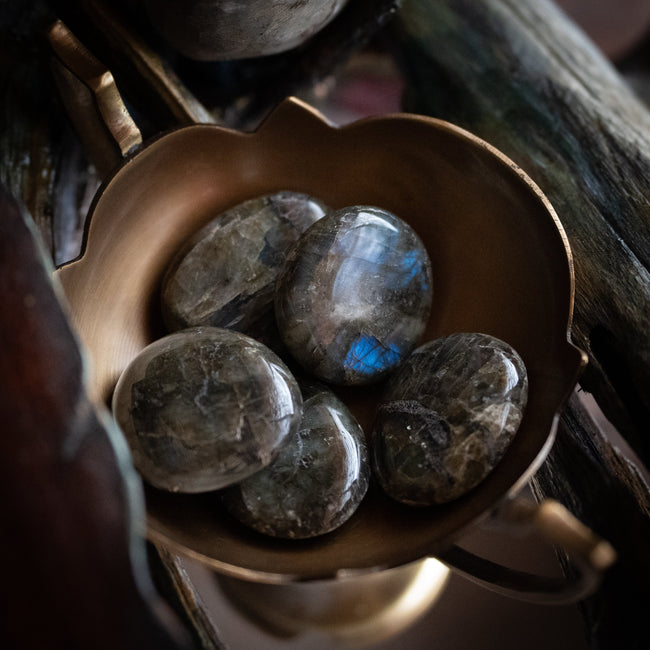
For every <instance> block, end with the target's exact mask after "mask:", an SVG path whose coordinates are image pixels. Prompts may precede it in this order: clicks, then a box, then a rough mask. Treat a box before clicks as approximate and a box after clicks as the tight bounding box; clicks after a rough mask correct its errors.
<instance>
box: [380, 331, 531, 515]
mask: <svg viewBox="0 0 650 650" xmlns="http://www.w3.org/2000/svg"><path fill="white" fill-rule="evenodd" d="M527 395H528V380H527V375H526V368H525V366H524V363H523V361H522V360H521V358H520V356H519V355H518V354H517V353H516V352H515V350H514V349H513V348H512V347H511V346H509V345H508V344H507V343H504V342H503V341H500V340H499V339H496V338H494V337H491V336H488V335H486V334H477V333H462V334H452V335H450V336H448V337H445V338H441V339H436V340H434V341H430V342H429V343H425V344H424V345H422V346H421V347H419V348H418V349H417V350H415V351H414V352H413V354H412V355H411V356H410V357H409V359H408V360H407V361H406V362H405V363H404V364H403V365H402V367H401V368H400V369H399V370H398V371H397V372H396V373H395V375H393V376H392V377H391V379H390V380H389V382H388V385H387V387H386V391H385V394H384V396H383V400H382V402H381V404H380V406H379V408H378V411H377V415H376V419H375V423H374V425H373V433H372V442H371V462H372V467H373V470H374V473H375V475H376V476H377V478H378V479H379V482H380V484H381V485H382V487H383V489H384V491H385V492H386V493H387V494H389V495H390V496H391V497H393V498H394V499H396V500H397V501H401V502H403V503H407V504H410V505H416V506H426V505H433V504H440V503H445V502H448V501H451V500H453V499H456V498H458V497H460V496H462V495H463V494H465V493H466V492H468V491H469V490H471V489H472V488H474V487H476V486H477V485H478V484H479V483H480V482H481V481H482V480H483V479H484V478H485V477H486V476H487V475H488V474H489V472H491V471H492V470H493V469H494V467H495V466H496V465H497V463H498V462H499V461H500V460H501V458H502V457H503V455H504V453H505V452H506V450H507V448H508V446H509V444H510V443H511V441H512V439H513V438H514V436H515V433H516V432H517V429H518V427H519V424H520V422H521V419H522V416H523V411H524V408H525V405H526V401H527Z"/></svg>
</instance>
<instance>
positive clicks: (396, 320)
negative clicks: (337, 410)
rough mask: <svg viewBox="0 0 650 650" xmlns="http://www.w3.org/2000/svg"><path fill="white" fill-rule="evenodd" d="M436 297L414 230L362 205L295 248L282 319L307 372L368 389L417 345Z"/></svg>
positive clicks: (285, 278) (324, 222)
mask: <svg viewBox="0 0 650 650" xmlns="http://www.w3.org/2000/svg"><path fill="white" fill-rule="evenodd" d="M432 294H433V279H432V272H431V263H430V261H429V257H428V254H427V252H426V249H425V248H424V245H423V244H422V242H421V241H420V239H419V237H418V236H417V235H416V233H415V232H414V231H413V230H412V229H411V227H410V226H408V224H406V223H405V222H404V221H402V220H401V219H399V218H398V217H396V216H395V215H393V214H391V213H390V212H387V211H386V210H381V209H379V208H375V207H366V206H355V207H349V208H344V209H342V210H338V211H336V212H332V213H330V214H328V215H327V216H325V217H324V218H323V219H321V220H320V221H318V222H317V223H315V224H314V225H313V226H311V227H310V228H309V229H308V230H307V231H306V232H305V233H304V235H303V236H302V237H301V238H300V239H299V240H298V242H297V243H296V244H295V245H294V247H293V248H292V249H291V252H290V253H289V256H288V258H287V262H286V264H285V266H284V268H283V269H282V272H281V273H280V276H279V277H278V282H277V289H276V298H275V316H276V319H277V322H278V328H279V330H280V332H281V333H282V336H283V339H284V342H285V344H286V346H287V348H288V349H289V351H290V352H291V354H292V355H293V356H294V357H295V359H296V360H297V361H298V362H299V363H300V364H301V365H302V366H303V368H304V369H305V370H307V371H308V372H310V373H313V374H314V375H315V376H316V377H318V378H320V379H322V380H324V381H327V382H331V383H334V384H345V385H356V384H367V383H370V382H373V381H377V380H379V379H381V378H382V377H384V376H385V375H387V374H388V373H389V372H391V371H392V370H394V369H395V368H396V367H397V366H398V365H399V364H400V363H401V362H402V361H403V360H404V359H405V358H406V357H407V356H408V354H409V353H410V352H411V350H412V349H413V348H414V347H415V346H416V345H417V342H418V340H419V339H420V337H421V336H422V333H423V332H424V328H425V325H426V322H427V319H428V317H429V311H430V308H431V299H432Z"/></svg>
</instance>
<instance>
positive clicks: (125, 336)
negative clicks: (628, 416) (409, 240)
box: [57, 99, 585, 582]
mask: <svg viewBox="0 0 650 650" xmlns="http://www.w3.org/2000/svg"><path fill="white" fill-rule="evenodd" d="M278 190H293V191H296V192H305V193H308V194H311V195H313V196H316V197H319V198H321V199H322V200H323V201H325V202H326V203H328V204H330V205H331V206H332V207H334V208H339V207H343V206H348V205H355V204H364V205H376V206H380V207H382V208H385V209H387V210H390V211H392V212H394V213H395V214H397V215H399V216H400V217H401V218H402V219H404V220H405V221H407V222H408V223H409V224H410V225H411V226H412V227H413V228H414V229H415V230H416V231H417V233H418V234H419V235H420V237H421V238H422V240H423V242H424V243H425V245H426V247H427V249H428V252H429V255H430V257H431V261H432V265H433V273H434V303H433V309H432V314H431V318H430V321H429V323H428V327H427V330H426V335H425V338H426V339H432V338H435V337H439V336H443V335H446V334H449V333H452V332H468V331H472V332H474V331H476V332H485V333H488V334H492V335H494V336H496V337H498V338H500V339H503V340H504V341H507V342H508V343H510V344H511V345H512V346H513V347H514V348H515V349H516V350H517V351H518V352H519V354H520V355H521V357H522V358H523V360H524V362H525V364H526V367H527V370H528V376H529V400H528V405H527V408H526V412H525V416H524V419H523V421H522V423H521V427H520V429H519V432H518V433H517V435H516V437H515V439H514V441H513V443H512V445H511V446H510V448H509V450H508V452H507V453H506V455H505V457H504V458H503V460H502V461H501V462H500V463H499V465H498V466H497V467H496V469H495V470H494V471H493V472H492V473H491V474H490V475H489V476H488V477H487V478H486V479H485V480H484V481H483V482H482V483H481V484H480V486H479V487H477V488H476V489H474V490H472V491H471V492H470V493H468V494H467V495H465V496H464V497H462V498H460V499H458V500H457V501H455V502H453V503H449V504H446V505H443V506H437V507H432V508H425V509H413V508H408V507H405V506H400V505H398V504H396V503H393V502H392V501H391V500H389V499H388V498H386V497H385V496H383V495H382V494H381V491H380V490H379V489H376V488H371V490H370V491H369V494H368V495H367V497H366V499H365V500H364V502H363V503H362V505H361V506H360V508H359V509H358V511H357V512H356V513H355V515H354V516H353V517H352V518H351V519H350V520H349V521H348V522H347V523H346V524H345V525H344V526H342V527H341V528H340V529H338V530H337V531H334V532H332V533H330V534H328V535H326V536H323V537H321V538H317V539H313V540H303V541H281V540H276V539H272V538H268V537H265V536H263V535H260V534H257V533H255V532H252V531H249V530H247V529H245V528H244V527H243V526H241V525H239V524H238V523H237V522H235V521H234V520H232V519H231V518H230V517H229V516H228V515H226V514H225V512H224V511H222V510H221V509H220V507H219V506H218V505H217V502H216V499H215V498H214V496H213V495H198V496H197V495H176V494H169V493H163V492H160V491H156V490H150V491H148V492H147V511H148V534H149V536H150V537H151V538H152V539H154V540H156V541H158V542H162V543H164V544H165V545H167V546H168V547H170V548H171V549H173V550H175V551H178V552H180V553H184V554H186V555H189V556H192V557H194V558H197V559H199V560H200V561H202V562H204V563H206V564H208V565H209V566H211V567H213V568H215V569H217V570H219V571H221V572H223V573H226V574H228V575H231V576H235V577H243V578H249V579H254V580H259V581H266V582H281V581H286V580H291V579H312V578H327V577H335V576H338V577H340V576H342V575H348V574H357V573H358V572H363V571H370V570H378V569H383V568H387V567H394V566H398V565H402V564H405V563H408V562H412V561H414V560H417V559H420V558H424V557H427V556H435V555H439V554H443V555H444V553H445V552H446V550H447V549H449V547H450V545H451V544H452V543H453V541H454V540H455V539H457V538H458V537H459V536H460V534H461V533H462V532H463V531H465V530H466V529H467V528H468V527H470V526H472V525H473V524H474V523H476V522H477V521H478V520H480V519H482V518H483V517H485V516H486V514H488V513H490V512H492V511H493V510H494V508H495V507H496V506H497V505H498V504H499V503H501V502H502V501H503V499H504V497H507V496H509V495H513V494H515V493H516V492H518V491H519V490H520V489H521V487H522V486H523V485H524V484H525V483H526V482H527V481H528V479H529V478H530V476H531V475H532V473H533V472H534V471H535V469H536V468H537V467H538V466H539V465H540V463H541V462H542V461H543V459H544V458H545V456H546V454H547V453H548V451H549V448H550V446H551V445H552V442H553V438H554V433H555V428H556V420H557V414H558V411H559V409H560V408H561V407H562V405H563V403H564V402H565V400H566V398H567V397H568V395H569V393H570V391H571V390H572V389H573V387H574V385H575V382H576V379H577V376H578V373H579V371H580V369H581V367H582V366H583V364H584V363H585V355H584V353H582V352H581V351H580V350H578V349H577V348H576V347H574V346H573V345H572V344H571V343H570V342H569V327H570V323H571V311H572V303H573V273H572V265H571V254H570V251H569V246H568V243H567V239H566V237H565V234H564V232H563V229H562V226H561V225H560V222H559V221H558V218H557V217H556V215H555V212H554V211H553V208H552V207H551V205H550V204H549V202H548V200H547V199H546V198H545V197H544V195H543V194H542V192H541V191H540V190H539V188H538V187H537V186H536V185H535V184H534V183H533V182H532V181H531V180H530V178H528V176H527V175H526V174H525V173H524V172H523V171H522V170H521V169H519V168H518V167H517V166H516V165H515V164H513V163H512V161H510V160H509V159H507V158H506V157H505V156H504V155H503V154H501V153H500V152H498V151H497V150H495V149H494V148H493V147H491V146H490V145H488V144H486V143H485V142H483V141H482V140H480V139H479V138H477V137H475V136H473V135H471V134H470V133H468V132H466V131H464V130H462V129H460V128H458V127H456V126H453V125H451V124H449V123H446V122H442V121H439V120H435V119H431V118H427V117H421V116H416V115H405V114H399V115H389V116H382V117H377V118H369V119H365V120H362V121H359V122H356V123H354V124H351V125H349V126H345V127H340V128H337V127H334V126H332V125H330V124H328V123H327V121H326V120H325V119H324V118H323V117H322V116H321V115H320V114H318V113H317V112H316V111H315V110H313V109H311V108H310V107H309V106H307V105H305V104H304V103H301V102H300V101H298V100H295V99H288V100H286V101H285V102H284V103H282V104H281V105H280V106H279V107H278V108H277V109H276V110H275V111H274V112H273V113H272V114H271V115H270V117H268V119H267V120H266V121H265V122H264V123H263V124H262V125H261V126H260V127H259V129H258V130H257V131H256V132H255V133H241V132H236V131H232V130H228V129H224V128H219V127H217V126H214V125H196V126H189V127H184V128H181V129H179V130H176V131H172V132H170V133H167V134H165V135H162V136H161V137H158V138H157V139H155V140H154V141H152V142H150V143H148V144H147V145H146V146H145V147H143V148H141V149H140V150H139V151H138V152H137V153H135V154H134V155H131V156H130V157H128V158H127V160H126V161H125V162H124V163H123V164H122V165H121V166H119V167H118V169H117V170H116V171H115V172H114V173H113V175H112V176H111V177H110V178H108V179H107V180H106V181H105V182H104V184H103V185H102V187H101V189H100V190H99V192H98V194H97V196H96V199H95V201H94V203H93V206H92V209H91V211H90V215H89V225H88V228H87V233H86V238H85V243H84V247H83V253H82V255H81V257H80V258H79V259H78V260H76V261H74V262H73V263H71V264H68V265H67V266H65V267H63V268H61V269H60V270H59V271H58V272H57V275H58V278H59V280H60V281H61V283H62V285H63V288H64V290H65V294H66V296H67V300H68V303H69V306H70V312H71V314H72V319H73V321H74V324H75V326H76V329H77V331H78V332H79V334H80V336H81V339H82V341H83V344H84V346H85V348H86V350H87V351H88V353H89V357H90V360H91V363H90V366H89V376H88V382H89V390H90V392H91V394H92V396H93V397H94V398H95V399H96V400H98V401H99V402H102V403H104V404H108V403H109V400H110V396H111V393H112V390H113V388H114V386H115V383H116V381H117V378H118V376H119V375H120V373H121V372H122V370H123V369H124V368H125V366H126V365H127V364H128V363H129V362H130V361H131V359H133V358H134V357H135V356H136V355H137V354H138V352H139V351H140V350H141V349H142V348H143V347H144V346H145V345H147V344H148V343H150V342H151V341H153V340H154V339H156V338H157V337H159V336H161V335H163V333H164V331H163V328H162V324H161V319H160V314H159V309H158V300H159V299H158V291H159V286H160V282H161V278H162V275H163V273H164V271H165V269H166V267H167V265H168V263H169V262H170V260H171V258H172V256H173V255H174V253H175V252H176V251H177V249H178V248H179V246H180V245H181V244H182V243H183V242H184V241H185V239H186V238H187V237H188V236H189V235H191V234H192V233H194V232H195V231H196V230H198V229H199V228H200V227H201V226H202V225H203V224H205V223H206V222H207V221H208V220H210V219H212V218H213V217H214V216H215V215H217V214H219V213H220V212H223V211H224V210H227V209H228V208H230V207H231V206H233V205H235V204H237V203H240V202H242V201H244V200H246V199H249V198H251V197H255V196H259V195H262V194H266V193H270V192H275V191H278ZM376 396H377V390H376V389H375V388H369V389H366V390H365V391H356V392H350V393H349V394H347V395H346V396H345V397H346V399H347V400H348V403H349V405H350V406H351V408H352V410H353V412H354V413H356V414H357V416H358V417H359V419H360V421H361V422H362V424H363V425H364V427H365V428H366V430H368V427H369V424H370V422H371V418H372V410H373V407H374V404H375V400H376Z"/></svg>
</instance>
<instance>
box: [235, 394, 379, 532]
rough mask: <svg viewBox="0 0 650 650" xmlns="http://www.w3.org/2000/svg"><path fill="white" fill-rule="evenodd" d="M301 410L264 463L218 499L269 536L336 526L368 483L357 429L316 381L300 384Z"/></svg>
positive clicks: (358, 500)
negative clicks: (294, 429)
mask: <svg viewBox="0 0 650 650" xmlns="http://www.w3.org/2000/svg"><path fill="white" fill-rule="evenodd" d="M303 398H304V414H303V419H302V423H301V425H300V428H299V431H298V433H297V435H294V436H292V437H291V438H289V439H287V441H286V442H285V443H284V444H283V446H282V448H281V449H280V452H279V454H278V456H277V458H276V459H275V460H274V461H273V462H272V463H271V464H270V465H269V466H268V467H266V468H264V469H263V470H261V471H260V472H258V473H257V474H254V475H253V476H251V477H249V478H247V479H246V480H244V481H242V482H241V483H239V484H238V485H234V486H232V487H230V488H227V489H226V490H224V492H223V503H224V505H225V506H226V508H227V509H228V510H229V512H230V513H231V514H232V515H233V516H234V517H236V518H237V519H239V521H241V522H242V523H243V524H245V525H247V526H249V527H251V528H253V529H255V530H257V531H258V532H261V533H264V534H266V535H272V536H274V537H281V538H291V539H303V538H308V537H315V536H317V535H323V534H325V533H328V532H330V531H332V530H334V529H335V528H338V527H339V526H341V525H342V524H343V523H344V522H345V521H347V520H348V519H349V518H350V516H351V515H352V514H353V513H354V511H355V510H356V509H357V506H358V505H359V503H361V500H362V499H363V497H364V495H365V493H366V490H367V488H368V482H369V477H370V465H369V463H368V454H367V449H366V442H365V438H364V434H363V431H362V429H361V427H360V425H359V424H358V423H357V421H356V420H355V419H354V417H353V416H352V415H351V413H350V412H349V411H348V409H347V408H346V407H345V405H344V404H343V403H342V402H341V401H340V400H339V399H338V398H337V397H336V396H335V395H334V394H333V393H331V392H330V391H329V390H326V389H324V388H322V387H320V388H317V387H313V386H312V387H311V388H308V389H307V390H304V389H303Z"/></svg>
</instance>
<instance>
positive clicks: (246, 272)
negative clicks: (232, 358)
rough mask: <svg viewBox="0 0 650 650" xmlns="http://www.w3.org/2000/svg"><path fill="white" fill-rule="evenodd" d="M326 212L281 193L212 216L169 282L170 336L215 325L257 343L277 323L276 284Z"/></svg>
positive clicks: (165, 307)
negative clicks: (291, 252)
mask: <svg viewBox="0 0 650 650" xmlns="http://www.w3.org/2000/svg"><path fill="white" fill-rule="evenodd" d="M326 211H327V208H326V206H324V205H323V204H322V203H321V202H320V201H318V200H317V199H314V198H312V197H310V196H307V195H305V194H299V193H296V192H288V191H285V192H278V193H276V194H270V195H266V196H262V197H259V198H255V199H251V200H249V201H245V202H244V203H241V204H239V205H236V206H235V207H233V208H231V209H230V210H227V211H226V212H224V213H223V214H221V215H219V216H218V217H216V218H214V219H212V220H211V221H210V222H209V223H208V224H206V225H205V226H204V227H203V228H201V230H199V231H198V232H197V233H195V234H194V235H193V236H192V237H191V238H190V239H189V240H188V241H187V242H186V243H185V244H184V245H183V247H182V248H181V249H180V250H179V251H178V253H177V254H176V255H175V256H174V259H173V260H172V262H171V264H170V265H169V267H168V269H167V271H166V273H165V276H164V278H163V283H162V290H161V299H162V314H163V320H164V322H165V325H166V327H167V329H168V330H169V331H170V332H173V331H177V330H181V329H185V328H188V327H194V326H200V325H210V326H214V327H224V328H227V329H235V330H238V331H240V332H244V333H246V334H250V335H251V336H254V337H256V338H257V336H256V334H257V332H256V330H257V329H258V328H259V327H260V322H262V325H261V327H264V326H265V325H264V322H263V321H264V320H265V319H267V318H270V319H271V320H272V319H273V316H272V309H273V295H274V289H275V280H276V277H277V275H278V273H279V271H280V268H281V266H282V264H283V263H284V259H285V257H286V253H287V250H288V249H289V248H290V246H291V245H292V244H293V243H294V242H295V241H296V240H297V239H298V237H299V236H300V234H301V233H302V232H303V231H304V230H306V229H307V228H308V227H309V226H310V225H311V224H312V223H314V222H315V221H316V220H318V219H320V218H321V217H322V216H323V215H324V214H325V212H326Z"/></svg>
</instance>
